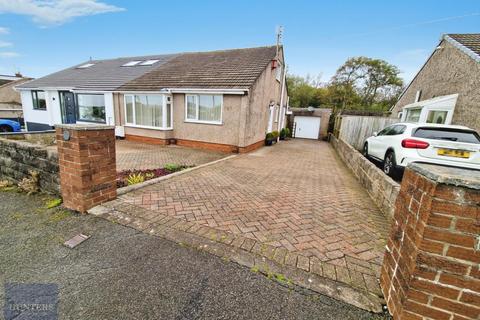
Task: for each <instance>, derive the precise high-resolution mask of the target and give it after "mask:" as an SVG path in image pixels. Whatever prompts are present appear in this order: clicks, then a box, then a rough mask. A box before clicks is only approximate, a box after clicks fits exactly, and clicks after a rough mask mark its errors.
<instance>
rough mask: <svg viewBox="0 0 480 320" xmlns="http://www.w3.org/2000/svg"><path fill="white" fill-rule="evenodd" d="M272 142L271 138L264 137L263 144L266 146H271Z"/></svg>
mask: <svg viewBox="0 0 480 320" xmlns="http://www.w3.org/2000/svg"><path fill="white" fill-rule="evenodd" d="M272 144H273V140H270V139H265V145H266V146H271V145H272Z"/></svg>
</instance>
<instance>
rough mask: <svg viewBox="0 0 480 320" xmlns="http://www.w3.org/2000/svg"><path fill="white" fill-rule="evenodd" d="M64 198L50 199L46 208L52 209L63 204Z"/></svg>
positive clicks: (46, 203)
mask: <svg viewBox="0 0 480 320" xmlns="http://www.w3.org/2000/svg"><path fill="white" fill-rule="evenodd" d="M62 202H63V200H62V199H61V198H55V199H49V200H47V201H46V202H45V208H47V209H52V208H55V207H58V206H59V205H61V204H62Z"/></svg>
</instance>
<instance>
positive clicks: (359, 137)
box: [335, 115, 399, 150]
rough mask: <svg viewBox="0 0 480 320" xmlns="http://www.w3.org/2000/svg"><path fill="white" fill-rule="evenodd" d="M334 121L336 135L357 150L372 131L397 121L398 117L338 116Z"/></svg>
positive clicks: (360, 148)
mask: <svg viewBox="0 0 480 320" xmlns="http://www.w3.org/2000/svg"><path fill="white" fill-rule="evenodd" d="M338 117H339V119H338V118H337V119H336V121H335V127H336V130H335V131H337V132H338V133H337V132H335V133H336V134H335V135H336V136H338V137H339V138H340V139H342V140H343V141H345V142H347V143H348V144H350V145H351V146H353V147H354V148H355V149H357V150H362V148H363V144H364V142H365V139H367V138H368V137H370V136H372V135H373V132H375V131H376V132H379V131H380V130H382V129H383V128H385V127H387V126H389V125H391V124H392V123H395V122H398V121H399V120H398V119H395V118H388V117H372V116H348V115H341V116H338Z"/></svg>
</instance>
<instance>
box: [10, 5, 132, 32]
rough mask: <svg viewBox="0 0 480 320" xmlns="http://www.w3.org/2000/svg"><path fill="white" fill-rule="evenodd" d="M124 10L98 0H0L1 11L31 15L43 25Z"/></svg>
mask: <svg viewBox="0 0 480 320" xmlns="http://www.w3.org/2000/svg"><path fill="white" fill-rule="evenodd" d="M123 10H125V9H123V8H120V7H116V6H114V5H109V4H106V3H103V2H98V1H97V0H0V13H14V14H22V15H27V16H31V17H32V19H33V21H34V22H36V23H38V24H40V25H42V26H54V25H61V24H63V23H65V22H68V21H71V20H72V19H73V18H76V17H81V16H91V15H95V14H100V13H107V12H118V11H123Z"/></svg>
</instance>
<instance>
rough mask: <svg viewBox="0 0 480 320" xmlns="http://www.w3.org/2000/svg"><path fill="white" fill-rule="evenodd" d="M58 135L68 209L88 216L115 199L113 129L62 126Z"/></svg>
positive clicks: (62, 186) (63, 192) (63, 189)
mask: <svg viewBox="0 0 480 320" xmlns="http://www.w3.org/2000/svg"><path fill="white" fill-rule="evenodd" d="M95 128H97V129H95ZM101 128H103V129H101ZM64 131H68V132H69V134H70V139H69V140H67V141H65V140H64ZM56 134H57V146H58V161H59V167H60V190H61V193H62V198H63V203H64V205H65V207H67V208H69V209H72V210H76V211H79V212H82V213H84V212H86V211H87V210H88V209H90V208H92V207H94V206H96V205H98V204H100V203H103V202H106V201H109V200H112V199H115V198H116V196H117V188H116V183H115V180H116V162H115V161H116V160H115V133H114V129H113V127H110V126H105V127H101V126H82V125H61V126H57V128H56Z"/></svg>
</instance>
